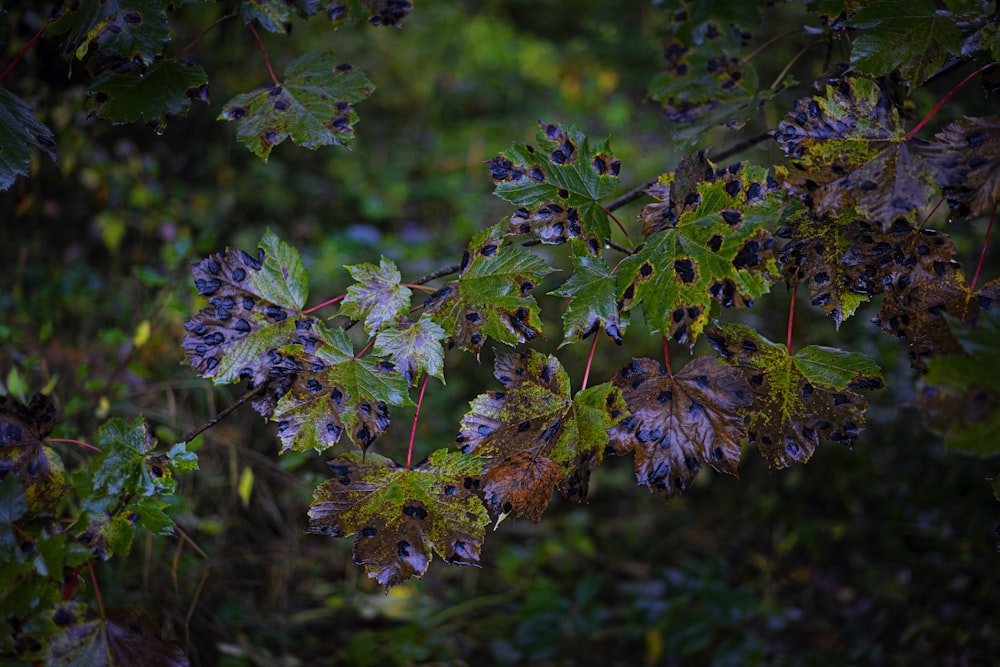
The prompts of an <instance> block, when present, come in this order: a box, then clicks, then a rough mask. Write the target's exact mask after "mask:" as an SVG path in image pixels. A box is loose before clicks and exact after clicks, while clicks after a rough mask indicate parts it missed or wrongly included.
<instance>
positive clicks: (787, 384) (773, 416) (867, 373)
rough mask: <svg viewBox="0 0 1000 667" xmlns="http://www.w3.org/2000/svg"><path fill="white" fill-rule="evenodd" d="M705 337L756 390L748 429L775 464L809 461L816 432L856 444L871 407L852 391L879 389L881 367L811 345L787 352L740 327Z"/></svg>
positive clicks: (855, 355) (859, 357) (854, 355)
mask: <svg viewBox="0 0 1000 667" xmlns="http://www.w3.org/2000/svg"><path fill="white" fill-rule="evenodd" d="M707 336H708V340H709V342H710V343H711V344H712V347H713V348H715V350H716V351H717V352H718V353H719V354H720V355H721V356H722V358H723V359H724V360H725V361H726V363H729V364H731V365H732V366H734V367H736V368H739V369H740V370H742V371H743V373H744V374H745V375H746V378H747V381H748V382H749V383H750V387H751V389H752V390H753V391H754V392H755V393H756V394H757V402H756V404H755V406H754V408H753V410H752V412H750V418H749V422H748V425H747V433H748V435H749V437H750V441H751V442H753V443H756V444H757V447H758V449H759V450H760V453H761V455H762V456H763V457H764V458H765V459H766V460H767V463H768V465H769V466H770V467H771V468H772V469H780V468H787V467H789V466H791V465H793V464H795V463H798V462H803V461H808V460H809V458H810V457H812V455H813V452H814V451H815V450H816V447H817V446H818V445H819V439H820V437H821V436H822V437H823V438H824V439H826V440H831V441H833V442H840V443H843V444H846V445H849V446H850V445H853V444H854V441H855V440H857V438H858V435H859V434H860V433H861V429H863V428H864V425H865V411H866V410H867V409H868V402H867V401H866V400H865V399H864V398H863V397H862V396H860V395H858V394H857V393H855V390H857V389H879V388H881V387H883V386H884V382H883V380H882V374H881V371H880V370H879V368H878V366H877V365H876V364H875V363H874V362H872V361H871V360H870V359H868V358H867V357H865V356H864V355H862V354H859V353H857V352H844V351H842V350H835V349H833V348H828V347H821V346H818V345H810V346H809V347H805V348H803V349H802V350H800V351H799V352H798V353H797V354H795V355H794V356H790V355H789V354H788V352H787V350H786V349H785V346H784V345H779V344H777V343H772V342H771V341H769V340H767V339H766V338H764V337H763V336H761V335H760V334H759V333H757V332H756V331H755V330H753V329H751V328H750V327H746V326H743V325H728V326H726V327H724V328H723V329H721V330H715V331H712V332H709V333H708V334H707Z"/></svg>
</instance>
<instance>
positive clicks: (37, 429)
mask: <svg viewBox="0 0 1000 667" xmlns="http://www.w3.org/2000/svg"><path fill="white" fill-rule="evenodd" d="M55 411H56V409H55V404H54V403H53V402H52V399H51V397H49V396H48V395H46V394H36V395H35V396H33V397H32V399H31V401H29V402H28V404H27V405H24V404H23V403H22V402H21V401H19V400H17V399H16V398H14V397H13V396H10V395H5V396H0V477H3V476H5V475H6V474H7V473H9V472H12V473H14V475H16V476H17V478H18V479H19V480H20V482H21V484H22V485H23V487H24V489H25V492H26V493H27V502H28V507H29V509H30V510H31V513H32V514H35V515H39V514H49V513H51V512H53V511H54V510H55V509H56V505H57V504H58V503H59V500H60V499H61V498H62V497H63V496H64V495H66V492H67V491H68V490H69V487H68V486H67V485H66V484H65V481H66V480H65V474H64V473H65V468H64V467H63V464H62V460H61V459H60V458H59V456H58V454H56V452H55V451H53V450H52V449H50V448H49V447H46V446H45V445H44V441H45V438H46V437H47V436H48V435H49V433H51V432H52V429H53V427H54V426H55V421H54V415H55Z"/></svg>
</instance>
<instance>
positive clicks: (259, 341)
mask: <svg viewBox="0 0 1000 667" xmlns="http://www.w3.org/2000/svg"><path fill="white" fill-rule="evenodd" d="M191 272H192V273H193V274H194V279H195V280H194V283H195V287H197V288H198V293H199V294H200V295H202V296H205V297H209V305H208V306H207V307H205V308H203V309H201V310H200V311H198V312H197V313H195V315H194V317H192V318H191V320H190V321H188V322H186V323H185V324H184V327H185V328H186V329H187V331H188V334H187V336H185V338H184V352H185V354H186V355H187V359H188V362H189V363H190V364H191V366H192V367H193V368H194V370H195V371H196V372H197V373H198V374H199V375H200V376H202V377H208V378H211V379H212V380H213V381H214V382H215V383H216V384H227V383H232V382H237V381H239V380H240V379H241V378H245V379H249V380H251V381H252V382H254V383H255V384H261V383H263V382H266V381H267V380H268V378H269V369H270V368H272V367H276V366H280V364H281V359H280V358H279V357H275V356H273V354H272V353H273V352H274V350H276V349H277V348H279V347H282V346H283V345H287V344H289V343H293V342H297V340H298V336H299V333H298V332H300V331H303V330H308V329H309V327H310V324H311V323H312V322H313V321H314V319H315V318H298V313H299V312H301V310H302V306H303V305H304V304H305V300H306V295H307V294H308V291H309V277H308V274H307V273H306V270H305V267H304V265H303V264H302V258H301V257H299V253H298V251H297V250H295V248H293V247H291V246H289V245H287V244H286V243H284V242H282V241H281V240H279V239H278V237H277V236H275V235H274V234H272V233H271V232H270V231H268V232H267V233H265V234H264V236H263V237H262V238H261V240H260V243H259V244H258V247H257V253H256V255H251V254H249V253H247V252H244V251H242V250H234V249H231V248H230V249H228V250H227V251H226V252H225V253H216V254H214V255H211V256H209V257H208V258H207V259H204V260H202V261H201V262H199V263H198V264H196V265H195V266H194V267H193V268H192V270H191Z"/></svg>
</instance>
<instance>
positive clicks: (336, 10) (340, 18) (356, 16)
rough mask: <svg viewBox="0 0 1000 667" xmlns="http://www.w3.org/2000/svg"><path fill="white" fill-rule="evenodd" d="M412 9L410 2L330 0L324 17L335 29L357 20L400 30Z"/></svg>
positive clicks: (401, 0) (404, 0) (408, 0)
mask: <svg viewBox="0 0 1000 667" xmlns="http://www.w3.org/2000/svg"><path fill="white" fill-rule="evenodd" d="M412 9H413V2H412V0H332V1H331V2H330V3H329V4H328V5H327V9H326V15H327V18H329V19H330V20H331V21H332V22H333V25H334V27H336V28H339V27H340V26H342V25H343V24H345V23H351V22H354V21H359V20H361V21H367V22H368V23H369V24H370V25H374V26H379V25H384V26H392V27H396V28H402V27H403V19H404V18H406V15H407V14H409V13H410V11H411V10H412Z"/></svg>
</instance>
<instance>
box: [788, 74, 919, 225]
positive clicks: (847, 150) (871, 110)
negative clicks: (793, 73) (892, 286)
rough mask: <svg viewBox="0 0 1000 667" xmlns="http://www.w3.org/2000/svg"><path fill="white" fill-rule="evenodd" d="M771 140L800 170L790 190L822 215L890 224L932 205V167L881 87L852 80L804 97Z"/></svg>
mask: <svg viewBox="0 0 1000 667" xmlns="http://www.w3.org/2000/svg"><path fill="white" fill-rule="evenodd" d="M772 134H773V135H774V137H775V139H777V141H778V144H779V145H780V146H781V148H782V150H784V151H785V154H786V155H788V156H789V157H790V158H791V159H792V166H793V167H794V169H793V170H792V171H791V172H790V173H789V174H788V176H787V178H786V181H785V185H786V188H787V189H788V191H789V193H791V194H792V195H794V196H796V197H799V198H800V199H802V200H803V201H804V202H806V204H808V205H809V206H810V208H812V209H813V210H814V211H815V212H816V213H817V214H818V215H822V214H824V213H828V212H834V213H835V212H837V211H839V210H841V209H845V208H849V207H852V206H853V207H855V208H857V210H858V211H859V212H860V213H861V214H862V215H864V216H865V217H867V218H869V219H871V220H875V221H877V222H879V223H881V224H882V225H884V226H888V225H889V224H890V223H892V222H893V221H894V220H895V219H896V218H899V217H908V216H909V215H910V214H912V213H913V212H914V211H916V210H917V209H918V208H920V207H922V206H923V205H924V204H926V203H927V200H928V198H929V197H930V194H931V192H932V191H933V188H932V186H931V179H930V176H929V174H928V172H927V167H926V164H924V162H923V161H922V160H921V158H920V156H919V154H918V153H917V151H916V150H915V149H914V147H913V144H912V142H911V141H910V140H907V138H906V132H905V131H904V130H903V127H902V125H901V123H900V118H899V112H898V111H897V109H896V107H895V106H894V105H893V103H892V101H891V100H890V99H889V97H888V95H887V94H886V93H885V91H884V90H883V89H882V88H881V87H880V85H879V84H878V83H877V82H875V81H871V80H869V79H864V78H861V77H851V78H848V79H843V80H841V81H839V82H837V83H836V84H835V85H830V86H828V87H827V89H826V96H825V97H819V96H818V97H812V98H804V99H800V100H799V101H798V102H797V103H796V104H795V108H794V109H792V111H791V112H789V114H788V115H787V116H786V117H785V118H784V120H782V121H781V122H780V123H779V124H778V127H777V129H775V130H774V131H773V132H772Z"/></svg>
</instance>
